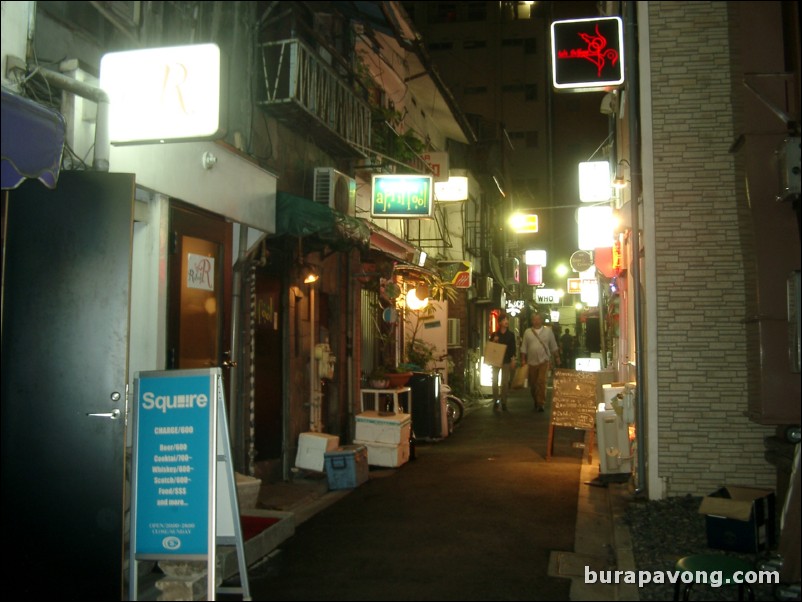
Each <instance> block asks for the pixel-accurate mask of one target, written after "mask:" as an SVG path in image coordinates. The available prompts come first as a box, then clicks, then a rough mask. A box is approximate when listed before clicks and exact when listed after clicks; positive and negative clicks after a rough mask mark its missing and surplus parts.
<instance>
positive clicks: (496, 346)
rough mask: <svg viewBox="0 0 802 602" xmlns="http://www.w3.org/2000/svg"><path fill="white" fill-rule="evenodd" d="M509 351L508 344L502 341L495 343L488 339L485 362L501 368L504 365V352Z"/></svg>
mask: <svg viewBox="0 0 802 602" xmlns="http://www.w3.org/2000/svg"><path fill="white" fill-rule="evenodd" d="M506 352H507V346H506V345H502V344H501V343H494V342H492V341H488V342H487V343H485V353H484V355H485V364H487V365H488V366H494V367H496V368H501V367H502V366H503V365H504V354H505V353H506Z"/></svg>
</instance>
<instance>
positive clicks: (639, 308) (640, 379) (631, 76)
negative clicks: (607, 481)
mask: <svg viewBox="0 0 802 602" xmlns="http://www.w3.org/2000/svg"><path fill="white" fill-rule="evenodd" d="M636 4H637V3H636V2H626V3H625V8H624V45H625V48H626V51H627V56H628V57H629V60H628V61H627V65H626V78H627V91H628V92H629V148H630V151H629V152H630V154H629V156H630V159H629V165H630V176H631V178H630V186H631V188H630V191H631V197H630V200H629V204H630V211H631V218H630V219H631V221H632V255H633V258H632V281H633V282H634V284H635V286H634V289H635V290H634V291H633V292H634V299H633V302H634V305H635V358H636V363H635V370H636V377H635V380H636V382H637V386H636V387H635V409H636V412H635V431H636V432H637V434H638V475H637V476H638V487H637V489H636V493H638V494H640V493H646V492H647V486H646V445H645V442H644V440H643V438H644V437H645V435H646V420H645V415H644V414H645V407H646V404H645V403H644V401H643V389H644V387H645V386H646V379H645V357H644V351H643V349H644V345H643V301H642V294H641V283H640V280H641V277H640V220H639V217H638V212H639V210H640V198H641V180H640V178H641V169H642V168H641V157H640V151H641V148H640V95H639V90H638V86H639V85H640V79H639V78H638V44H637V34H636V31H635V25H636V14H635V11H636Z"/></svg>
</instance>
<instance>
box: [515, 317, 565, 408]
mask: <svg viewBox="0 0 802 602" xmlns="http://www.w3.org/2000/svg"><path fill="white" fill-rule="evenodd" d="M531 324H532V327H531V328H527V329H526V331H525V332H524V336H523V342H522V343H521V362H522V363H525V364H528V366H529V391H530V392H531V393H532V400H533V401H534V402H535V407H534V410H535V411H536V412H542V411H544V409H545V407H546V378H547V376H548V373H549V367H550V364H551V361H554V365H555V366H559V365H560V348H559V347H558V346H557V341H556V340H555V338H554V333H553V332H552V330H551V328H548V327H546V326H543V318H542V316H541V315H540V314H539V313H537V312H535V313H533V314H532V317H531Z"/></svg>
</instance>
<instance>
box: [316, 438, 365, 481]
mask: <svg viewBox="0 0 802 602" xmlns="http://www.w3.org/2000/svg"><path fill="white" fill-rule="evenodd" d="M325 462H326V476H327V477H328V480H329V489H332V490H334V489H353V488H354V487H358V486H359V485H361V484H362V483H364V482H365V481H367V480H368V470H369V468H368V449H367V447H365V446H364V445H344V446H342V447H340V448H339V449H337V450H335V451H330V452H326V454H325Z"/></svg>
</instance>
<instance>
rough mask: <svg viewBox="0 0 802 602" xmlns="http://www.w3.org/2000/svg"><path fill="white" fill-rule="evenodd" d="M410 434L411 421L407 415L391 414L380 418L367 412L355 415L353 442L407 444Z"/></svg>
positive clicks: (371, 412) (372, 412) (370, 411)
mask: <svg viewBox="0 0 802 602" xmlns="http://www.w3.org/2000/svg"><path fill="white" fill-rule="evenodd" d="M411 433H412V420H411V417H410V415H409V414H391V415H390V416H381V415H379V413H378V412H374V411H372V410H369V411H367V412H362V413H361V414H357V415H356V433H355V435H354V440H355V441H356V440H358V441H361V442H367V443H370V442H374V443H389V444H392V445H398V444H399V443H407V444H409V437H410V434H411Z"/></svg>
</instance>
